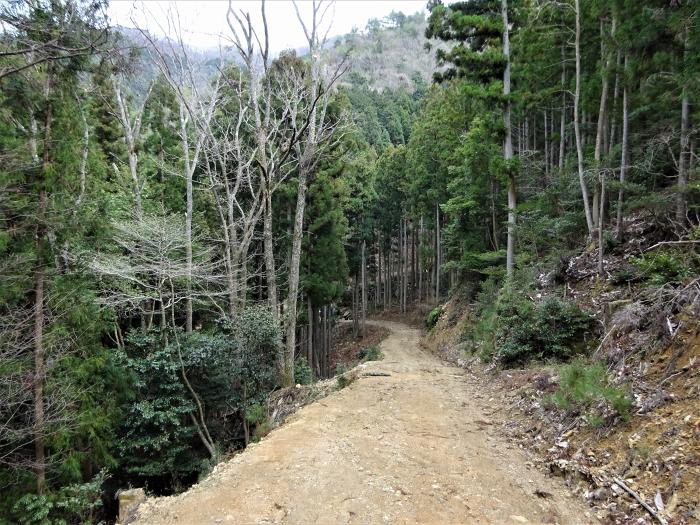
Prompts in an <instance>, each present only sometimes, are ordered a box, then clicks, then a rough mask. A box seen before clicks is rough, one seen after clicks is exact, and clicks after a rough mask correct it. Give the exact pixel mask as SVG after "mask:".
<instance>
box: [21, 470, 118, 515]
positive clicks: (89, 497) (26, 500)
mask: <svg viewBox="0 0 700 525" xmlns="http://www.w3.org/2000/svg"><path fill="white" fill-rule="evenodd" d="M106 479H107V471H106V470H102V471H100V472H99V473H98V474H97V475H96V476H95V477H93V478H92V479H91V480H90V481H88V482H87V483H75V484H72V485H68V486H66V487H63V488H62V489H61V490H60V491H58V492H56V493H51V494H48V495H41V496H39V495H36V494H27V495H25V496H23V497H22V498H20V499H19V500H18V501H17V503H16V504H15V505H14V507H13V512H14V514H15V518H16V519H17V523H18V525H68V524H76V525H90V524H92V523H95V519H94V518H95V514H96V512H97V510H98V509H100V508H101V507H102V485H103V484H104V482H105V480H106Z"/></svg>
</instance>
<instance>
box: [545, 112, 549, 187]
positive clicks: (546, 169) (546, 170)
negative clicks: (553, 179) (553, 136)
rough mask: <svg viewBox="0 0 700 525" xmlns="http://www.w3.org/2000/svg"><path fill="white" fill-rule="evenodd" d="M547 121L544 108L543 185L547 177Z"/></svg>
mask: <svg viewBox="0 0 700 525" xmlns="http://www.w3.org/2000/svg"><path fill="white" fill-rule="evenodd" d="M547 126H548V122H547V110H546V109H545V110H544V180H545V185H546V184H547V181H548V179H549V133H548V131H549V130H548V129H547Z"/></svg>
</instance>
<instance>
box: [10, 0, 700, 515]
mask: <svg viewBox="0 0 700 525" xmlns="http://www.w3.org/2000/svg"><path fill="white" fill-rule="evenodd" d="M327 6H328V2H325V1H317V2H313V4H311V9H312V10H313V13H312V14H313V16H310V17H309V18H308V19H306V18H305V17H304V16H301V15H299V13H298V12H297V14H298V15H299V16H298V20H294V21H290V23H292V22H293V23H295V24H298V25H299V26H300V27H303V29H304V34H305V35H306V38H307V40H308V50H309V52H308V53H307V54H303V55H301V54H298V53H297V52H295V51H284V52H281V53H279V54H278V55H275V56H273V55H272V54H271V53H270V51H269V42H268V40H267V38H268V31H267V28H266V27H263V26H262V25H261V26H258V27H256V26H255V25H254V23H253V22H252V21H251V20H252V19H251V18H250V17H249V16H247V14H246V13H245V12H243V11H240V10H238V9H237V7H236V6H235V2H233V3H231V4H230V6H229V9H228V11H227V15H226V16H227V19H228V30H229V31H230V33H229V34H228V35H227V43H228V44H227V45H229V46H230V47H229V48H227V49H226V50H225V51H224V53H223V54H222V55H221V56H219V55H218V54H217V55H216V56H213V55H211V54H209V53H207V54H201V53H196V52H193V51H192V50H191V49H190V48H188V46H187V45H186V44H185V41H184V38H183V31H185V30H186V28H184V27H182V25H181V24H178V23H175V21H174V20H173V19H171V20H161V21H159V22H160V23H161V24H162V25H167V26H168V27H170V28H173V29H172V33H171V35H170V36H169V37H167V38H166V37H162V36H157V37H156V36H154V35H151V34H149V33H148V32H146V31H145V30H141V29H139V28H136V29H132V30H130V33H131V34H130V35H126V36H125V35H120V34H119V30H118V29H115V28H113V27H110V22H109V19H108V17H107V16H106V8H107V2H106V0H100V1H97V2H95V1H89V2H88V1H83V0H45V1H44V0H38V1H26V0H23V1H17V2H11V3H5V4H3V5H0V21H2V30H1V32H0V524H5V523H7V524H10V523H19V524H22V525H25V524H26V525H29V524H32V525H34V524H37V525H39V524H41V525H45V524H59V523H68V524H83V523H98V522H100V521H104V522H113V520H114V519H115V514H116V500H115V498H114V494H115V493H116V492H117V491H118V490H119V489H124V488H126V487H145V488H146V489H147V490H148V491H149V493H152V494H156V495H167V494H175V493H178V492H181V491H183V490H185V489H187V488H188V487H189V486H191V485H192V484H193V483H195V482H197V481H198V480H199V479H201V478H203V477H205V476H206V475H207V474H208V473H210V472H211V471H212V469H213V468H214V467H215V466H216V465H217V464H218V463H219V462H221V461H223V460H225V459H226V458H228V457H230V455H231V454H233V453H234V452H236V451H238V450H241V449H243V448H245V447H246V446H247V445H248V444H249V443H251V442H253V441H258V440H260V439H261V438H262V437H263V436H264V435H265V434H266V433H268V432H269V431H270V430H271V427H272V424H273V419H272V418H271V411H270V409H269V408H270V407H269V404H268V402H269V399H270V397H269V396H270V394H271V393H273V392H275V393H276V394H278V395H279V393H280V392H284V391H287V390H286V389H290V390H289V391H294V389H295V388H296V386H297V384H299V385H300V388H303V386H302V385H305V384H310V383H313V384H316V382H318V381H319V380H323V379H328V378H331V377H333V376H334V375H335V374H336V373H337V372H342V371H343V370H345V366H346V364H344V363H339V361H338V358H337V355H338V352H337V349H336V348H335V346H334V341H335V339H334V338H335V336H336V334H337V333H338V330H339V327H341V326H342V325H343V322H344V321H345V320H347V321H349V322H351V323H352V335H353V337H354V338H356V339H359V340H362V338H363V337H365V335H366V333H367V325H366V320H367V317H368V316H371V315H373V314H382V313H386V315H406V314H409V313H410V312H412V311H416V310H417V311H423V310H425V309H427V311H429V312H430V313H429V315H428V317H427V320H426V323H427V325H428V328H429V329H430V328H432V327H435V328H433V332H432V334H433V336H435V335H436V334H437V335H439V334H438V332H439V331H441V330H446V331H447V330H449V331H451V332H450V333H453V335H454V336H455V337H454V341H452V342H451V343H450V344H451V348H452V350H454V351H455V352H456V353H457V356H458V357H457V360H458V361H459V362H461V361H463V360H465V359H466V360H471V361H472V362H476V361H481V362H485V363H488V364H489V370H501V369H507V370H509V371H510V369H517V368H519V367H520V368H529V369H531V370H534V369H537V370H539V369H540V368H541V369H542V370H545V371H546V374H545V375H546V377H545V376H542V377H545V379H542V380H535V379H533V380H531V381H529V380H524V382H525V383H527V382H528V381H529V382H530V383H532V385H534V386H533V388H535V387H536V389H535V391H534V392H533V393H531V394H527V395H531V398H528V403H530V402H531V403H532V405H531V406H532V407H533V408H532V409H531V410H529V412H528V415H529V416H533V414H534V417H537V418H539V419H538V422H537V425H538V427H537V428H538V429H540V430H538V433H539V432H540V431H541V433H542V435H548V434H547V432H550V433H552V436H553V437H552V439H553V440H556V441H555V442H556V443H557V445H556V446H554V445H553V448H554V452H552V450H551V449H550V450H549V451H548V452H547V451H546V450H545V452H544V453H545V454H551V455H556V457H555V458H554V459H553V460H556V461H558V462H559V463H558V465H569V466H570V465H572V464H573V461H574V460H581V458H580V457H579V456H581V457H583V458H584V459H583V460H581V461H585V462H586V463H585V465H583V466H582V467H577V468H579V470H577V472H584V474H582V476H583V477H585V478H586V480H588V481H587V482H590V483H593V481H591V480H594V481H595V480H597V481H599V482H600V483H603V481H601V480H605V483H608V482H610V483H612V481H611V480H613V479H614V478H621V479H624V480H627V482H629V479H631V478H634V479H636V480H637V481H635V482H634V483H631V482H629V483H631V485H632V489H630V490H633V491H634V490H640V491H642V492H643V493H645V494H646V496H647V498H648V499H649V501H651V498H654V496H655V494H658V496H657V497H658V498H660V499H661V504H658V503H657V504H656V506H655V507H654V508H655V509H656V510H654V509H651V510H652V513H654V512H657V513H659V515H658V516H657V518H658V517H659V516H660V518H661V519H662V520H673V523H694V522H697V519H698V513H699V512H700V501H698V493H699V492H698V490H696V489H697V488H698V482H697V480H698V479H700V476H699V475H698V465H699V464H700V444H699V439H698V431H697V428H698V427H697V425H698V424H700V421H699V420H698V419H697V408H698V399H699V396H700V392H699V391H698V387H697V384H698V379H699V377H700V376H699V375H698V374H699V373H700V372H699V368H698V367H699V366H700V350H699V349H698V338H697V335H698V319H699V318H700V280H699V275H700V252H699V248H700V244H699V243H700V187H699V186H698V171H699V170H700V162H698V160H699V159H698V130H699V129H700V112H699V111H698V100H699V99H700V29H699V27H700V26H699V24H698V16H700V15H699V13H698V6H697V3H696V2H693V1H691V0H684V1H676V2H667V1H662V0H644V1H637V0H634V1H632V0H613V1H610V2H598V1H593V0H563V1H560V2H549V1H544V0H542V1H540V0H532V1H524V0H501V1H497V0H472V1H469V2H456V3H451V4H449V5H446V4H444V3H443V2H441V1H439V0H437V1H431V2H430V3H429V5H428V10H429V13H428V15H425V16H424V15H423V14H421V13H417V14H413V15H408V14H403V13H400V12H393V13H391V14H390V15H388V16H387V17H386V18H385V19H382V20H377V19H373V20H370V21H369V23H368V25H367V27H366V28H363V29H362V30H361V31H353V32H352V33H350V34H348V35H343V36H339V37H337V38H335V39H334V40H332V41H331V40H329V41H326V37H325V36H324V35H327V34H328V32H327V24H329V23H330V20H328V19H327V18H324V16H323V15H322V14H323V13H326V12H328V11H327V10H326V8H327ZM261 9H262V10H263V12H264V10H265V9H267V10H270V9H274V3H271V4H270V3H268V4H265V3H264V2H262V3H261ZM170 16H174V15H173V14H172V13H171V15H170ZM263 19H264V17H263ZM181 22H182V23H183V24H184V22H183V21H181ZM168 24H169V25H168ZM178 28H179V29H178ZM135 41H138V42H139V45H138V46H134V45H133V42H135ZM428 42H430V45H429V46H427V47H426V43H428ZM348 326H349V325H348ZM348 329H349V328H348ZM358 359H360V357H359V356H358ZM335 363H339V366H338V367H337V369H336V368H335V366H334V364H335ZM513 373H515V372H513ZM543 373H544V372H543ZM509 377H510V376H509ZM538 377H540V376H538ZM338 386H343V385H341V381H340V380H339V382H338ZM540 387H541V388H540ZM417 388H418V387H417ZM524 395H525V394H523V396H524ZM503 402H504V403H505V402H506V401H505V398H504V401H503ZM528 406H530V405H528ZM436 410H437V409H436ZM686 416H687V417H686ZM657 417H658V418H659V419H654V421H664V423H663V424H662V423H659V425H663V430H659V431H658V432H656V430H658V428H657V427H653V425H652V423H651V421H652V418H657ZM664 418H665V419H664ZM542 422H546V423H547V425H546V427H547V428H544V426H542V425H543V424H542ZM541 426H542V428H540V427H541ZM652 427H653V429H656V430H653V429H652ZM533 428H534V427H533ZM574 432H581V434H580V435H581V436H585V439H584V438H581V439H582V444H581V445H580V450H581V451H584V450H587V451H588V452H590V451H591V450H597V449H595V447H596V446H598V445H597V443H599V442H602V441H600V440H604V439H611V440H613V439H615V436H621V435H623V434H622V432H627V433H628V434H629V435H630V438H629V441H628V440H627V439H625V440H623V441H624V442H623V441H621V442H623V445H620V446H622V447H623V449H624V450H625V455H623V457H622V458H621V459H619V458H618V459H619V463H615V464H613V463H612V461H613V459H611V454H610V453H609V454H608V455H607V456H604V452H601V453H600V455H599V457H598V458H596V456H595V454H594V453H593V455H591V454H588V452H586V453H583V452H581V453H580V454H578V453H577V454H575V453H574V448H573V446H571V447H570V446H569V442H571V443H572V444H573V443H574V437H570V436H573V435H574V434H573V433H574ZM587 432H589V433H587ZM654 432H656V433H654ZM628 434H624V435H625V436H627V435H628ZM657 434H658V435H657ZM635 436H636V437H635ZM525 437H527V438H528V439H530V438H533V436H531V435H528V436H525ZM640 439H641V440H642V441H641V442H640V441H639V440H640ZM664 440H665V441H664ZM559 443H566V445H559ZM628 443H630V444H629V446H628ZM638 443H641V444H638ZM618 445H619V443H618V444H615V443H613V444H608V445H607V447H608V448H607V449H605V450H617V449H618V448H620V446H618ZM586 447H589V448H587V449H586ZM600 447H601V449H602V447H603V446H602V445H600ZM628 448H629V450H628ZM555 452H556V454H555ZM603 456H604V457H605V458H607V459H605V460H603V459H601V458H602V457H603ZM577 458H578V459H577ZM561 461H564V463H561ZM606 462H607V463H606ZM558 468H559V467H558ZM605 468H607V469H608V470H607V471H606V470H605ZM585 469H587V470H585ZM596 469H598V470H596ZM560 470H565V469H564V467H561V468H560ZM571 470H574V468H573V467H571V468H570V471H571ZM613 470H614V471H613ZM630 472H631V473H632V474H630ZM642 472H643V473H644V474H641V473H642ZM250 481H251V482H252V481H254V480H250ZM635 483H636V484H635ZM608 485H609V483H608ZM586 487H587V488H586V489H585V490H586V491H588V492H586V493H587V494H593V493H594V492H593V490H594V488H596V487H595V485H591V486H590V487H589V486H588V485H587V486H586ZM628 488H629V487H628ZM588 489H590V491H589V490H588ZM606 490H607V491H608V492H604V493H601V494H603V495H602V496H600V497H598V496H595V497H594V496H591V497H590V498H589V500H590V502H591V504H592V505H595V506H596V511H597V512H598V511H599V512H600V513H601V516H605V517H609V518H610V519H611V520H613V522H618V523H631V522H633V520H637V519H642V520H643V519H652V518H653V516H652V514H650V513H649V510H648V509H647V510H645V508H643V507H640V506H639V505H636V503H634V500H630V501H631V502H633V505H632V506H630V505H629V504H623V503H619V504H618V503H615V504H614V505H612V506H611V505H608V504H607V503H606V502H609V501H611V500H610V498H616V497H617V496H618V495H619V494H618V493H617V492H615V491H613V492H610V490H612V489H610V488H609V486H607V485H606ZM650 491H651V492H650ZM581 492H583V489H581ZM595 494H598V493H597V492H596V493H595ZM535 497H536V496H535ZM542 497H544V496H542ZM606 498H607V499H606ZM615 501H616V502H617V501H618V500H615ZM634 505H636V506H634ZM650 508H651V507H650ZM654 519H656V518H654ZM615 520H616V521H615ZM626 520H627V521H626Z"/></svg>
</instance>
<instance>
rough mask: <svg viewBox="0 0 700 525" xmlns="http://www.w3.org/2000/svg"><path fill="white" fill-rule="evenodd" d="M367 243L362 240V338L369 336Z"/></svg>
mask: <svg viewBox="0 0 700 525" xmlns="http://www.w3.org/2000/svg"><path fill="white" fill-rule="evenodd" d="M366 251H367V249H366V243H365V241H364V239H363V240H362V257H361V263H360V264H361V265H362V268H360V270H361V272H360V275H361V277H362V337H365V336H366V335H367V326H366V323H367V261H366Z"/></svg>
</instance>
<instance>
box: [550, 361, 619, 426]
mask: <svg viewBox="0 0 700 525" xmlns="http://www.w3.org/2000/svg"><path fill="white" fill-rule="evenodd" d="M551 402H552V403H554V405H555V406H556V407H557V408H559V409H560V410H565V411H567V412H572V413H573V412H577V413H586V414H587V420H588V422H589V424H590V425H592V426H601V425H602V424H603V423H604V421H605V420H604V417H603V414H602V413H601V412H600V408H601V407H600V405H601V404H602V405H603V409H604V408H609V409H611V410H612V411H613V412H614V413H615V414H616V415H617V416H619V417H620V418H621V419H622V420H623V421H627V420H628V419H629V417H630V408H631V406H632V400H631V398H630V396H629V393H628V392H627V391H626V390H625V389H623V388H619V387H617V386H615V385H613V384H611V383H610V380H609V379H608V375H607V371H606V369H605V366H603V365H602V364H600V363H592V364H589V363H586V362H585V361H581V360H579V361H575V362H573V363H571V364H569V365H566V366H564V367H562V368H561V371H560V384H559V388H558V389H557V391H556V392H555V393H554V394H552V396H551Z"/></svg>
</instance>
